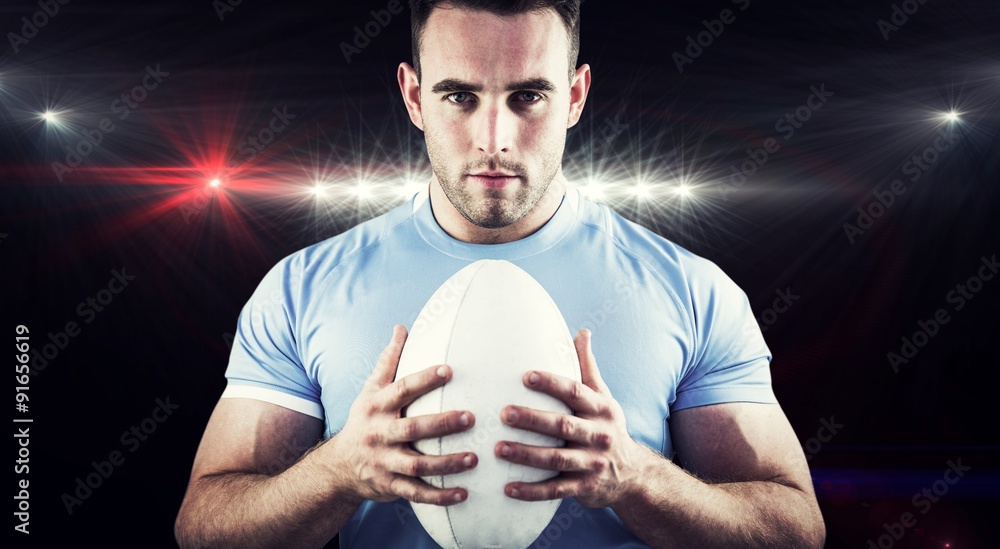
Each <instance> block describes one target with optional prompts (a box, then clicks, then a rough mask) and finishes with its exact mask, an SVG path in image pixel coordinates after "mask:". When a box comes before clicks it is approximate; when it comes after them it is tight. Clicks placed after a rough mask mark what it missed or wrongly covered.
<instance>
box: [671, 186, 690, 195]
mask: <svg viewBox="0 0 1000 549" xmlns="http://www.w3.org/2000/svg"><path fill="white" fill-rule="evenodd" d="M674 192H675V193H677V196H679V197H681V198H688V197H689V196H691V187H688V186H687V185H680V186H678V187H677V189H676V190H675V191H674Z"/></svg>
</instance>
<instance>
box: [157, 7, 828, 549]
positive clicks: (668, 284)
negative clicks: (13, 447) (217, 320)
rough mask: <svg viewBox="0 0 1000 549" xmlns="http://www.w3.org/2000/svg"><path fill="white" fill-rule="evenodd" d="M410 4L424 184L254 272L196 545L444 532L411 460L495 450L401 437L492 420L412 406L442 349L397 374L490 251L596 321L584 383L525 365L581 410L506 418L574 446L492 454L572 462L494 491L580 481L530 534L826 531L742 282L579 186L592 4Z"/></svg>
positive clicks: (389, 538)
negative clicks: (440, 447) (417, 336)
mask: <svg viewBox="0 0 1000 549" xmlns="http://www.w3.org/2000/svg"><path fill="white" fill-rule="evenodd" d="M411 11H412V15H413V39H414V49H413V55H414V59H413V61H414V64H413V66H412V67H411V66H410V65H409V64H406V63H402V64H401V65H400V66H399V70H398V80H399V85H400V90H401V92H402V95H403V100H404V102H405V104H406V108H407V110H408V111H409V114H410V119H411V120H412V122H413V123H414V124H415V125H416V126H417V127H418V128H420V129H421V130H422V131H424V133H425V136H426V140H427V149H428V153H429V156H430V161H431V166H432V168H433V176H432V178H431V181H430V185H429V189H428V190H427V191H426V192H423V193H421V194H419V195H417V196H415V197H414V198H413V199H412V200H410V201H409V202H407V203H406V204H404V205H402V206H399V207H397V208H395V209H394V210H392V211H390V212H388V213H387V214H385V215H383V216H380V217H378V218H376V219H373V220H371V221H368V222H366V223H364V224H362V225H360V226H358V227H355V228H354V229H352V230H349V231H347V232H346V233H344V234H341V235H339V236H337V237H334V238H332V239H329V240H327V241H325V242H321V243H319V244H316V245H314V246H311V247H309V248H306V249H305V250H302V251H300V252H298V253H295V254H292V255H291V256H289V257H287V258H285V259H284V260H282V261H281V262H280V263H279V264H278V265H277V266H275V267H274V268H273V269H272V270H271V271H270V272H269V273H268V274H267V275H266V276H265V277H264V280H263V281H262V282H261V285H260V287H259V288H258V289H257V291H256V292H255V293H254V295H253V297H252V298H251V299H250V302H249V303H248V304H247V306H246V308H245V309H244V310H243V313H242V314H241V316H240V320H239V327H238V334H237V337H236V341H235V344H234V347H233V353H232V356H231V359H230V364H229V369H228V371H227V374H226V375H227V377H228V379H229V386H228V387H227V389H226V392H225V393H224V394H223V398H222V399H220V401H219V404H218V406H217V407H216V410H215V412H214V413H213V415H212V418H211V420H210V421H209V424H208V426H207V428H206V431H205V435H204V438H203V440H202V443H201V446H200V448H199V450H198V455H197V457H196V458H195V463H194V467H193V471H192V474H191V481H190V485H189V487H188V492H187V494H186V496H185V500H184V504H183V506H182V508H181V511H180V513H179V515H178V518H177V524H176V534H177V538H178V541H179V542H180V543H181V545H182V546H206V545H213V546H214V545H217V546H238V547H272V546H281V547H293V546H294V547H319V546H322V545H323V544H325V543H326V542H327V541H329V540H330V539H332V538H333V536H334V535H336V534H338V533H339V535H340V542H341V545H342V546H344V547H420V548H423V547H434V546H435V544H434V543H433V541H432V540H431V538H430V537H429V536H428V535H427V534H426V532H424V531H423V529H422V528H421V526H420V524H419V521H417V520H416V518H415V517H414V515H413V514H412V510H410V507H409V502H411V501H416V502H422V503H431V504H436V505H453V504H456V503H459V502H462V501H464V500H465V499H466V497H467V496H468V492H467V491H466V490H465V489H464V488H462V487H459V488H451V489H437V488H433V487H431V486H430V485H428V484H426V483H424V482H422V481H421V480H420V478H419V477H421V476H429V475H441V474H453V473H457V472H461V471H464V470H467V469H469V468H473V467H475V466H476V464H477V463H478V460H479V459H480V458H481V456H476V455H472V454H471V453H468V452H466V453H458V454H453V455H446V456H423V455H420V454H417V453H416V452H415V451H414V450H412V449H411V447H410V442H412V441H414V440H418V439H423V438H436V437H438V436H443V435H448V434H452V433H456V432H460V431H463V430H466V429H471V428H473V427H474V426H475V424H476V422H482V421H487V420H488V418H477V417H472V415H471V414H470V413H468V412H466V411H461V410H458V411H453V412H448V413H444V414H439V415H433V416H421V417H414V418H401V417H400V410H401V409H402V408H403V407H404V406H405V405H406V404H407V403H409V402H411V401H412V400H413V399H415V398H416V397H418V396H419V395H422V394H425V393H427V392H429V391H430V390H433V389H434V388H436V387H439V386H441V385H442V384H444V383H447V382H448V379H449V378H450V376H451V375H452V371H451V369H450V367H449V366H448V365H430V364H429V365H427V366H428V367H427V369H426V370H424V371H422V372H420V373H417V374H414V375H412V376H409V377H406V378H404V379H401V380H399V381H395V382H394V381H393V379H394V375H395V369H396V364H397V361H398V358H399V354H400V350H401V348H402V346H403V344H404V342H405V337H406V331H405V328H404V327H403V326H402V325H407V324H410V323H412V322H413V321H414V319H415V318H416V316H417V314H418V313H419V311H420V309H421V307H422V306H423V304H424V303H425V302H426V300H427V299H428V298H429V297H430V295H431V294H432V293H433V292H434V291H435V290H436V289H437V288H438V287H439V286H440V285H441V283H443V282H444V281H445V280H447V279H448V278H449V277H450V276H451V275H452V274H454V273H455V272H457V271H458V270H459V269H461V268H462V267H463V266H465V265H467V264H468V263H469V262H471V261H475V260H478V259H486V258H490V259H505V260H508V261H512V262H514V263H515V264H517V265H518V266H520V267H521V268H522V269H524V270H525V271H527V272H528V273H530V274H532V276H534V277H535V278H536V279H537V280H538V281H539V282H540V283H541V284H542V286H543V287H545V288H546V289H547V290H548V291H549V293H550V294H551V295H552V298H553V299H554V301H555V302H556V304H557V305H558V306H559V308H560V310H561V311H562V313H563V315H564V316H565V318H566V320H567V323H568V324H569V326H570V327H571V328H573V329H578V328H580V327H582V326H587V327H588V328H589V329H584V330H580V331H579V332H577V335H576V338H575V343H576V352H577V353H578V357H579V359H580V363H581V370H582V377H583V380H584V383H582V384H580V383H575V382H571V381H570V380H568V379H566V378H560V377H556V376H552V375H548V374H544V373H542V374H537V373H533V372H528V373H526V374H525V378H524V383H525V385H526V386H528V387H529V388H531V389H534V390H539V391H543V392H546V393H548V394H551V395H553V396H555V397H557V398H560V399H562V400H564V401H565V402H566V403H567V404H568V405H569V406H570V408H571V409H573V410H574V414H573V415H554V414H543V413H541V412H537V411H533V410H530V409H524V408H517V407H513V406H510V407H507V408H505V409H504V410H502V413H501V416H502V420H503V421H504V422H506V423H508V424H510V425H513V426H515V427H518V428H524V429H529V430H535V431H538V432H542V433H546V434H550V435H554V436H558V437H559V438H562V439H565V440H567V445H566V447H563V448H558V449H551V448H548V449H545V448H536V447H526V446H520V445H516V444H513V443H506V442H501V443H499V444H497V446H496V448H495V449H494V450H495V452H496V456H498V457H499V458H501V459H507V460H510V461H514V462H518V463H523V464H528V465H532V466H536V467H541V468H546V469H551V470H556V471H560V472H561V474H560V475H559V476H557V477H555V478H554V479H551V480H549V481H545V482H542V483H536V484H521V483H514V484H510V485H508V486H506V487H505V491H506V494H507V495H508V496H509V497H513V498H517V499H523V500H539V499H558V498H565V499H564V501H563V503H562V505H561V507H560V509H559V511H558V512H557V515H556V516H557V517H560V518H561V520H560V521H559V524H558V525H556V529H557V530H558V531H555V530H553V529H552V528H549V529H547V530H546V533H544V534H543V538H540V539H539V542H540V543H541V542H543V541H544V544H543V545H540V546H547V547H574V548H577V547H601V548H605V547H642V546H646V545H648V546H652V547H685V548H687V547H765V546H766V547H821V546H822V545H823V541H824V537H825V529H824V526H823V522H822V517H821V515H820V513H819V509H818V506H817V503H816V499H815V495H814V493H813V489H812V484H811V480H810V476H809V472H808V468H807V467H806V463H805V458H804V456H803V454H802V451H801V449H800V448H799V447H798V444H797V440H796V437H795V435H794V433H793V432H792V429H791V427H790V426H789V424H788V421H787V419H786V418H785V416H784V414H783V413H782V411H781V408H780V407H779V406H778V405H777V403H776V401H775V398H774V394H773V392H772V390H771V385H770V375H769V371H768V366H769V360H770V352H769V351H768V349H767V346H766V345H765V343H764V340H763V338H762V336H761V333H760V330H759V329H758V328H757V325H756V322H755V321H754V319H753V315H752V312H751V310H750V307H749V304H748V302H747V299H746V296H745V295H744V294H743V292H742V291H740V290H739V288H738V287H736V285H735V284H734V283H733V282H732V281H731V280H730V279H729V278H727V277H726V276H725V275H724V274H723V273H722V272H721V271H720V270H719V269H718V268H717V267H716V266H715V265H714V264H712V263H710V262H709V261H707V260H704V259H701V258H699V257H697V256H694V255H693V254H691V253H689V252H687V251H685V250H683V249H681V248H679V247H677V246H675V245H674V244H672V243H670V242H669V241H667V240H665V239H663V238H661V237H659V236H657V235H655V234H653V233H651V232H650V231H648V230H646V229H644V228H642V227H639V226H638V225H635V224H633V223H630V222H628V221H626V220H624V219H623V218H621V217H619V216H618V215H616V214H614V213H613V212H611V211H610V210H609V209H608V208H606V207H603V206H599V205H597V204H594V203H591V202H588V201H586V200H583V199H581V197H580V195H579V193H578V192H577V191H575V190H567V184H566V180H565V178H564V176H563V174H562V168H561V159H562V152H563V148H564V145H565V139H566V131H567V129H568V128H570V127H572V126H573V125H575V124H576V123H577V121H578V120H579V118H580V115H581V112H582V110H583V106H584V103H585V101H586V98H587V93H588V91H589V88H590V81H591V72H590V67H589V66H588V65H581V66H580V67H579V68H577V69H575V70H573V68H572V67H574V66H576V55H577V51H578V43H579V42H578V36H579V2H578V1H549V2H544V1H535V2H499V1H494V2H488V1H479V2H459V1H453V2H450V3H440V4H437V3H432V2H428V1H419V0H417V1H414V2H412V3H411ZM393 324H396V325H395V326H393ZM401 324H402V325H401ZM390 330H391V337H390V333H389V332H390ZM386 340H389V341H390V342H389V344H388V346H386V347H384V349H383V348H382V346H383V344H384V342H385V341H386ZM380 350H381V353H379V351H380ZM316 442H318V444H316V445H315V446H314V447H313V448H312V450H310V451H309V452H307V453H305V455H303V456H302V457H301V458H300V459H297V461H296V458H298V455H299V454H300V453H301V449H298V448H299V447H301V446H303V445H304V444H309V445H312V444H314V443H316ZM292 450H295V451H294V452H293V451H292ZM675 453H676V454H677V455H678V456H679V458H680V460H681V462H682V463H683V465H684V468H685V469H686V470H684V469H681V468H680V467H678V466H676V465H674V463H672V462H671V461H670V460H669V459H667V458H669V457H673V456H674V454H675ZM664 456H667V458H665V457H664ZM292 461H294V463H292ZM276 464H277V467H276ZM289 465H290V466H289ZM279 467H281V468H283V470H281V471H280V472H278V473H275V472H274V471H275V469H276V468H279ZM285 467H286V468H285ZM554 523H555V521H554ZM511 527H512V528H516V527H517V525H511ZM553 532H555V533H553Z"/></svg>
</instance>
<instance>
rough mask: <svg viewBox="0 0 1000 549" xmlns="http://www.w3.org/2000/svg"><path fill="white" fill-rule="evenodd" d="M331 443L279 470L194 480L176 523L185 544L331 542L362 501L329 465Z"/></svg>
mask: <svg viewBox="0 0 1000 549" xmlns="http://www.w3.org/2000/svg"><path fill="white" fill-rule="evenodd" d="M331 443H333V440H332V439H331V440H329V441H327V442H326V443H324V445H323V446H320V447H318V448H316V449H315V450H313V451H312V452H309V453H307V454H306V455H305V456H303V457H302V459H300V460H299V461H298V462H297V463H296V464H295V465H293V466H291V467H289V468H288V469H287V470H285V471H284V472H282V473H281V474H278V475H274V476H271V475H263V474H251V473H240V472H232V473H220V474H216V475H207V476H204V477H202V478H200V479H197V480H195V481H193V482H192V483H191V486H190V487H189V488H188V494H187V496H186V498H185V501H184V504H183V506H182V508H181V511H180V513H179V515H178V518H177V524H176V527H175V533H176V536H177V541H178V543H179V544H180V546H181V547H184V548H206V547H254V548H256V547H322V546H323V545H325V544H326V543H327V542H328V541H329V540H330V539H331V538H333V536H334V535H335V534H336V533H337V532H338V531H339V530H340V528H341V527H342V526H343V525H344V524H345V523H346V522H347V520H348V519H350V518H351V516H352V515H353V514H354V512H355V511H356V510H357V508H358V505H360V503H361V500H357V499H355V498H354V497H352V496H350V495H349V494H347V492H346V491H345V489H344V487H345V486H346V484H345V483H343V482H342V477H341V476H340V475H339V474H338V472H336V471H333V470H332V469H331V467H330V466H329V463H330V460H329V459H328V458H326V456H325V455H324V454H326V453H328V452H330V451H331V450H332V448H329V447H325V446H326V445H328V444H331Z"/></svg>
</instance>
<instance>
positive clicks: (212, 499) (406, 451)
mask: <svg viewBox="0 0 1000 549" xmlns="http://www.w3.org/2000/svg"><path fill="white" fill-rule="evenodd" d="M406 335H407V334H406V328H404V327H403V326H400V325H396V326H395V327H394V328H393V337H392V341H391V342H390V343H389V345H388V346H387V347H386V348H385V349H384V350H383V351H382V354H381V355H380V356H379V360H378V363H377V364H376V365H375V368H374V370H373V371H372V374H371V376H370V377H369V378H368V380H367V381H366V382H365V386H364V387H363V388H362V390H361V393H360V394H359V395H358V397H357V398H356V399H355V401H354V403H353V404H352V405H351V410H350V413H349V414H348V418H347V421H346V422H345V424H344V427H343V429H341V431H340V432H339V433H337V435H336V436H334V437H333V438H331V439H329V440H327V441H325V442H322V443H320V444H319V445H318V446H316V447H315V448H313V449H312V450H311V451H309V452H308V453H306V454H305V455H304V456H302V457H301V459H298V457H299V456H298V455H297V454H301V450H294V449H295V448H296V446H298V445H302V446H308V445H312V444H315V442H316V441H317V440H319V438H320V436H321V435H322V429H323V422H322V421H320V420H318V419H316V418H313V417H310V416H307V415H305V414H301V413H299V412H295V411H292V410H288V409H285V408H282V407H280V406H276V405H273V404H269V403H266V402H260V401H256V400H250V399H239V398H234V399H230V398H226V399H221V400H220V401H219V404H218V405H217V406H216V409H215V412H214V413H213V414H212V418H211V419H210V420H209V422H208V426H207V427H206V429H205V435H204V436H203V437H202V441H201V445H200V446H199V448H198V454H197V456H196V457H195V460H194V467H193V470H192V472H191V480H190V483H189V484H188V491H187V494H185V496H184V503H183V504H182V505H181V510H180V512H179V513H178V515H177V521H176V523H175V526H174V533H175V536H176V537H177V542H178V543H179V544H180V545H181V547H241V548H242V547H250V548H253V547H322V546H323V545H325V544H326V543H327V542H328V541H329V540H330V539H331V538H333V536H334V535H335V534H336V533H337V532H338V531H339V530H340V528H341V527H343V525H344V524H345V523H346V522H347V520H348V519H350V517H351V516H352V515H353V514H354V512H355V511H356V510H357V508H358V506H359V505H361V503H362V502H364V501H365V500H372V501H380V502H386V501H393V500H395V499H398V498H400V497H402V498H406V499H407V500H410V501H415V502H419V503H429V504H434V505H452V504H455V503H458V502H461V501H465V499H466V498H467V497H468V491H467V490H465V489H464V488H447V489H439V488H434V487H432V486H430V485H428V484H427V483H425V482H423V481H422V480H420V478H416V477H427V476H438V475H447V474H453V473H459V472H463V471H467V470H469V469H472V468H473V467H475V466H476V465H477V464H478V458H477V457H476V456H475V454H472V453H469V452H461V453H457V454H448V455H444V456H425V455H422V454H419V453H417V452H416V451H415V450H413V449H412V448H411V447H410V443H411V442H413V441H416V440H420V439H425V438H437V437H441V436H445V435H449V434H453V433H458V432H461V431H465V430H467V429H471V428H472V427H473V426H474V425H475V417H474V416H473V415H472V413H471V412H468V411H458V410H456V411H449V412H444V413H441V414H430V415H424V416H416V417H410V418H403V417H400V416H401V410H402V408H403V407H405V406H406V405H407V404H409V403H410V402H412V401H413V400H414V399H416V398H417V397H419V396H421V395H423V394H426V393H428V392H430V391H432V390H434V389H436V388H438V387H440V386H442V385H444V384H445V383H447V382H448V380H449V379H451V376H452V370H451V367H449V366H447V365H436V366H431V367H429V368H426V369H424V370H422V371H420V372H417V373H414V374H411V375H409V376H406V377H404V378H402V379H400V380H395V381H394V378H395V375H396V367H397V366H398V364H399V356H400V353H401V352H402V349H403V343H404V341H405V340H406ZM302 446H299V447H300V448H301V447H302ZM295 459H298V461H297V462H296V463H294V465H292V466H291V467H288V468H287V469H284V466H285V465H286V464H288V463H290V462H291V461H292V460H295ZM280 469H284V470H283V471H280V472H277V473H276V470H280Z"/></svg>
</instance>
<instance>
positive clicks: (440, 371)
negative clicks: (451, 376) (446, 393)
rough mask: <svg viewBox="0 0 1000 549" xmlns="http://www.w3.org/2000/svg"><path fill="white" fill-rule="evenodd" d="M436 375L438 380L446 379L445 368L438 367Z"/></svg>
mask: <svg viewBox="0 0 1000 549" xmlns="http://www.w3.org/2000/svg"><path fill="white" fill-rule="evenodd" d="M437 375H438V377H440V378H445V377H448V368H445V367H444V366H438V369H437Z"/></svg>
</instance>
